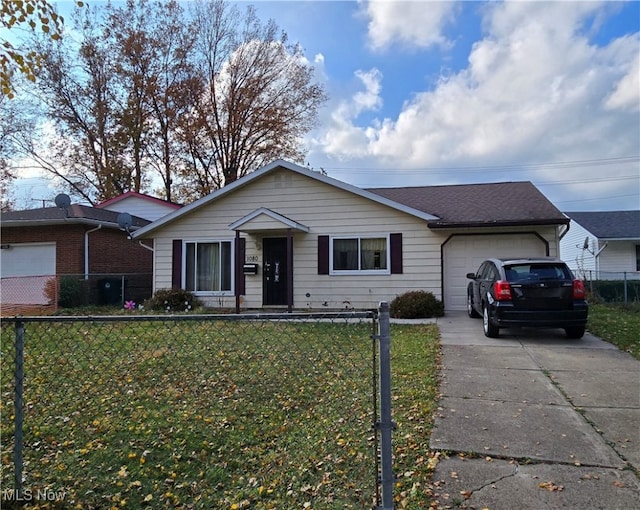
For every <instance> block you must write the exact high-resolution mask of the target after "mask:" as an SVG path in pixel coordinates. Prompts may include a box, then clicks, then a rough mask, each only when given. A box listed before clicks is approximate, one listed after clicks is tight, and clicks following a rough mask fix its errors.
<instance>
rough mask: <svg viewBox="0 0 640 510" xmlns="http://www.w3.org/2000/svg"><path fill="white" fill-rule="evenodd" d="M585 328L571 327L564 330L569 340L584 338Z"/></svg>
mask: <svg viewBox="0 0 640 510" xmlns="http://www.w3.org/2000/svg"><path fill="white" fill-rule="evenodd" d="M584 329H585V328H584V326H569V327H568V328H564V332H565V333H566V334H567V337H568V338H576V339H577V338H582V337H583V336H584Z"/></svg>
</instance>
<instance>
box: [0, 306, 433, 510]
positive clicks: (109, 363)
mask: <svg viewBox="0 0 640 510" xmlns="http://www.w3.org/2000/svg"><path fill="white" fill-rule="evenodd" d="M9 326H10V325H9V324H3V327H2V359H1V362H2V367H1V368H2V372H1V381H0V384H1V390H2V401H1V408H0V411H1V414H2V418H1V420H2V421H1V427H2V428H1V431H0V432H1V441H2V444H1V446H2V465H3V470H2V487H3V491H6V490H7V489H10V488H11V487H13V486H14V482H13V468H12V462H13V457H12V450H13V433H14V430H13V414H14V412H13V356H14V353H13V337H14V330H13V327H9ZM370 334H371V323H370V322H366V321H363V322H362V323H359V324H351V323H313V324H311V323H285V322H268V321H265V322H257V323H251V324H245V323H242V322H222V321H221V322H189V323H186V322H182V323H176V322H169V321H167V322H127V323H108V322H100V321H99V318H95V319H93V320H87V321H83V322H69V323H65V322H60V323H27V324H26V329H25V363H24V373H25V380H24V387H25V394H24V408H25V410H24V413H25V415H24V444H25V449H24V475H25V479H24V485H23V487H24V489H25V490H26V491H28V494H29V495H31V497H32V498H33V500H32V501H30V502H28V505H27V507H31V508H49V506H47V505H50V502H46V501H43V500H39V499H37V497H36V496H37V495H42V494H48V495H57V496H56V497H57V498H58V500H59V501H58V503H63V504H64V507H65V508H66V507H68V508H79V509H81V508H110V509H116V508H185V509H187V508H221V509H224V508H228V509H240V508H255V509H267V508H274V509H275V508H317V509H326V508H367V507H371V506H372V503H373V497H374V494H375V476H376V466H375V449H374V441H373V437H374V433H373V431H372V420H373V409H372V399H373V395H372V393H373V388H372V386H373V368H372V367H373V352H372V341H371V339H370V337H369V335H370ZM391 334H392V371H393V373H392V385H393V417H394V420H395V421H396V423H397V425H398V428H397V430H396V431H395V432H394V439H393V444H394V455H395V459H394V470H395V472H396V474H397V475H398V476H399V477H400V478H399V481H398V483H397V484H396V499H397V501H398V503H399V505H402V506H408V507H411V508H423V507H428V505H429V503H430V498H429V490H428V487H427V484H426V480H428V472H429V468H430V463H429V458H428V443H429V435H430V429H431V416H432V415H433V410H434V403H435V401H436V391H437V375H436V369H437V353H438V333H437V328H436V326H434V325H415V326H414V325H397V326H396V325H394V326H393V328H392V333H391ZM8 494H9V493H5V492H3V501H2V506H3V508H9V507H10V506H11V502H10V501H9V499H10V498H8Z"/></svg>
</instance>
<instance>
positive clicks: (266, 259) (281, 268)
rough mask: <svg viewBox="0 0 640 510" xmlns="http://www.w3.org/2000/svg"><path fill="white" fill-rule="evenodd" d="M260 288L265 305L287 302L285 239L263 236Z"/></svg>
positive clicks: (284, 303)
mask: <svg viewBox="0 0 640 510" xmlns="http://www.w3.org/2000/svg"><path fill="white" fill-rule="evenodd" d="M262 250H263V255H262V260H263V263H264V266H263V268H262V279H263V281H262V288H263V296H262V297H263V304H264V305H265V306H272V305H286V304H287V288H288V286H287V283H288V282H287V274H288V272H287V239H286V238H285V237H272V238H265V239H263V241H262Z"/></svg>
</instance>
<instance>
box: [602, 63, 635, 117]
mask: <svg viewBox="0 0 640 510" xmlns="http://www.w3.org/2000/svg"><path fill="white" fill-rule="evenodd" d="M605 107H606V108H608V109H611V110H616V109H621V110H625V109H628V110H631V111H639V110H640V55H636V58H635V59H634V64H633V65H632V66H631V67H630V68H629V72H628V73H627V74H626V75H625V76H623V77H622V78H621V79H620V81H619V82H618V83H617V84H616V86H615V90H614V91H613V92H612V93H611V95H610V96H609V97H608V98H607V99H606V101H605Z"/></svg>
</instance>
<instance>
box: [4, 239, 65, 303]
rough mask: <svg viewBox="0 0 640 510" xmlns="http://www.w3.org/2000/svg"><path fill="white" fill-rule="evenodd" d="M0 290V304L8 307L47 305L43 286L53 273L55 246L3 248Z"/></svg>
mask: <svg viewBox="0 0 640 510" xmlns="http://www.w3.org/2000/svg"><path fill="white" fill-rule="evenodd" d="M0 274H1V275H2V288H1V290H0V303H2V305H3V307H6V308H7V309H9V307H10V306H11V305H46V304H47V303H49V297H48V296H47V295H46V291H45V289H46V285H47V282H48V281H49V280H50V279H51V276H54V275H55V274H56V245H55V243H33V244H31V243H24V244H10V245H4V244H3V245H2V250H0Z"/></svg>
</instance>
